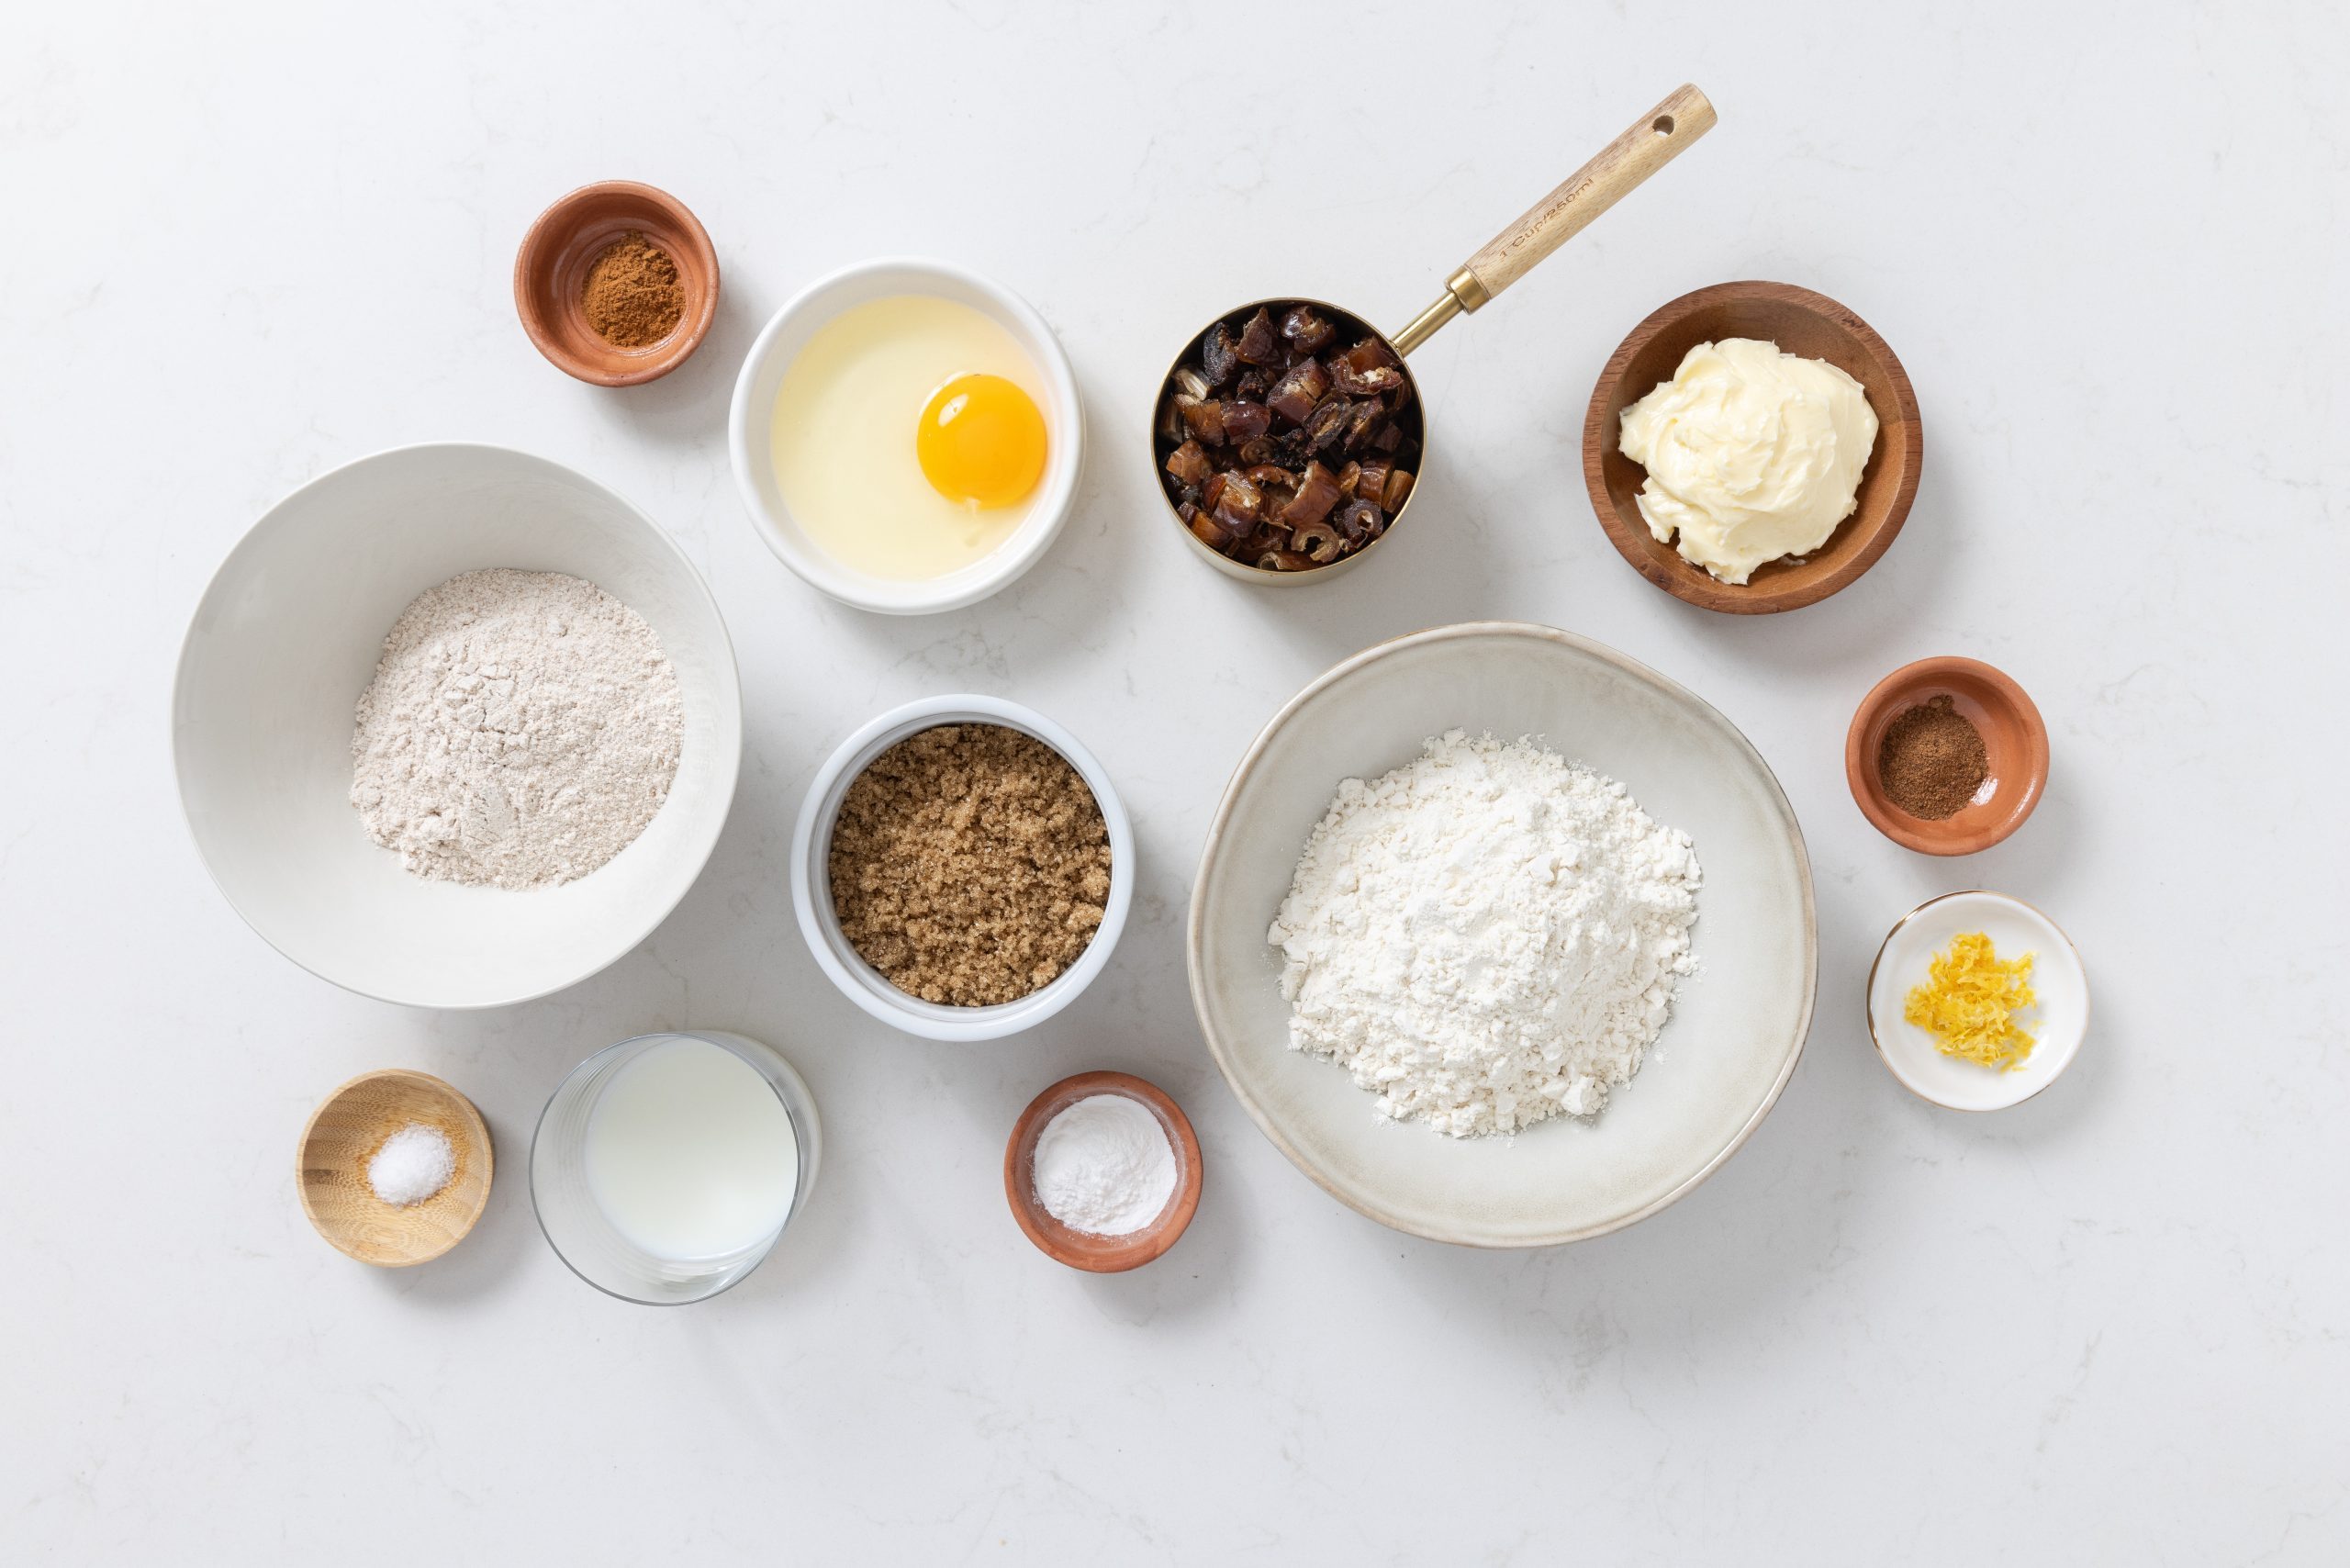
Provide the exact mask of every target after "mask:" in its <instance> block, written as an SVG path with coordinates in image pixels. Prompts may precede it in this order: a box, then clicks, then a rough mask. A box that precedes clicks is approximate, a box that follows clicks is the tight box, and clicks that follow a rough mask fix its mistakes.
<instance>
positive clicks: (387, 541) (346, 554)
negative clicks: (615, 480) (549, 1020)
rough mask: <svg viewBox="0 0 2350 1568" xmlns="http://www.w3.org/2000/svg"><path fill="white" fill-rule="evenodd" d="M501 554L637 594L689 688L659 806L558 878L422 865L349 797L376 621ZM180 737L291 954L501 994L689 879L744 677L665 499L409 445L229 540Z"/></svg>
mask: <svg viewBox="0 0 2350 1568" xmlns="http://www.w3.org/2000/svg"><path fill="white" fill-rule="evenodd" d="M490 566H512V567H518V568H520V569H522V570H525V571H541V572H564V573H567V574H569V575H571V576H573V577H585V578H586V579H587V580H588V581H589V582H591V583H594V584H595V585H596V586H597V587H598V588H602V589H603V590H604V591H605V592H607V593H609V594H610V595H611V596H612V597H613V598H615V599H619V600H620V601H621V603H623V604H625V605H627V606H628V607H629V608H630V609H632V610H635V611H636V612H637V613H638V614H639V615H642V616H643V617H644V619H645V621H646V622H649V623H650V624H651V626H652V628H653V631H654V634H655V636H657V637H659V638H660V640H661V647H662V651H663V652H664V653H666V655H668V658H669V662H670V664H671V665H672V666H674V667H675V668H676V670H677V684H678V689H679V692H680V694H681V695H682V696H683V698H684V700H685V709H686V734H685V749H684V753H683V755H682V756H681V757H680V758H679V761H678V765H677V778H676V779H675V780H674V781H673V782H672V783H671V784H670V786H669V795H668V799H667V800H666V801H664V802H663V803H662V806H661V810H660V811H659V812H657V813H655V816H654V818H653V821H652V822H651V823H650V824H648V825H647V826H646V828H645V830H644V832H643V834H640V835H639V836H638V838H637V840H636V842H635V843H633V844H632V845H630V846H628V847H627V848H626V849H623V850H622V851H621V853H620V854H619V855H617V856H615V857H612V859H611V861H610V863H609V864H607V865H605V866H604V867H602V868H600V869H599V870H597V871H595V872H594V873H592V874H590V875H588V876H586V877H582V878H580V879H578V880H577V881H575V882H566V883H565V884H564V885H563V886H561V887H558V888H547V889H543V890H533V891H529V892H518V891H512V890H504V889H498V888H473V887H461V886H458V885H457V884H455V883H453V882H429V881H426V880H424V879H422V878H420V877H415V876H411V875H409V874H408V871H407V870H405V869H404V868H402V867H401V865H400V857H399V856H397V854H395V853H394V852H392V851H391V850H388V849H386V848H383V847H382V846H379V845H377V844H376V843H375V841H374V840H373V839H371V838H369V837H368V836H367V830H366V828H365V826H364V824H363V823H361V821H360V818H359V813H358V812H356V811H354V810H353V809H352V805H351V767H352V764H351V730H352V723H353V710H354V708H355V706H356V704H357V703H358V701H359V694H360V693H361V692H362V691H364V690H365V689H366V687H367V682H368V681H369V679H370V678H373V676H374V674H375V661H376V658H377V656H378V655H380V654H381V653H382V651H383V642H384V633H386V632H387V631H389V630H390V629H391V625H392V622H394V621H395V620H397V619H398V617H399V613H400V611H401V610H405V609H407V608H408V603H409V601H410V600H412V599H415V598H416V596H417V595H418V594H420V593H422V592H423V591H424V590H425V589H427V588H432V587H435V586H436V585H438V584H441V583H443V582H446V581H448V579H449V578H451V577H455V576H456V575H457V574H458V573H460V572H468V571H474V570H476V569H479V568H482V567H490ZM172 755H173V764H174V766H175V767H176V769H177V771H178V775H179V787H180V803H181V806H182V808H183V809H184V810H185V812H186V815H187V824H188V829H189V831H190V832H191V833H192V834H194V835H195V837H196V850H197V852H198V853H199V854H201V855H202V856H203V857H204V864H205V866H206V868H207V869H208V870H210V871H211V873H212V879H213V881H214V882H216V883H217V884H218V886H219V889H220V891H221V893H222V895H223V896H225V897H226V898H227V899H228V901H229V904H230V905H231V906H232V907H234V908H235V910H236V912H237V913H239V914H241V915H242V916H243V917H244V919H245V923H246V924H249V925H251V926H252V928H253V929H254V930H255V931H257V932H259V933H260V934H261V935H262V936H263V938H265V939H266V940H267V941H268V942H269V943H270V944H271V946H274V947H275V948H276V949H277V950H278V951H279V952H281V953H283V954H285V956H286V957H287V958H291V959H293V960H294V961H295V962H296V963H297V964H299V965H301V966H302V967H303V968H304V969H308V970H309V971H310V972H311V973H312V974H315V975H318V976H319V977H320V978H321V979H324V980H332V981H333V982H334V983H335V984H337V985H340V986H343V987H346V988H347V989H349V990H352V991H358V992H359V993H361V994H362V995H364V996H372V997H376V998H378V999H380V1000H382V1001H385V1002H401V1003H404V1004H406V1005H408V1006H410V1007H448V1008H468V1007H502V1006H505V1005H507V1004H509V1003H511V1002H527V1001H529V1000H531V999H532V997H537V996H543V995H545V994H546V993H547V992H549V991H560V990H562V989H563V988H564V987H565V986H567V985H572V984H575V983H576V982H577V981H579V980H585V979H587V978H588V976H589V975H592V974H594V973H595V972H596V971H597V970H599V969H602V968H604V967H605V966H606V965H608V964H610V963H611V962H612V961H613V960H614V959H616V958H620V957H621V955H622V954H624V953H626V952H627V951H628V950H629V949H630V948H632V947H633V946H636V945H637V944H638V943H639V942H642V941H643V940H644V938H645V937H646V936H648V935H652V932H653V928H654V927H655V926H656V925H658V924H661V922H662V921H663V920H665V919H666V918H667V917H668V914H669V912H670V911H671V910H673V909H675V908H676V907H677V901H678V900H680V899H682V898H684V897H685V895H686V890H687V889H688V888H690V887H692V886H693V883H694V879H695V878H696V877H698V876H699V875H700V874H701V868H702V864H703V862H705V861H707V860H708V859H709V858H710V852H711V849H712V847H714V846H716V845H717V843H718V834H719V830H720V829H721V828H722V827H724V826H725V824H726V813H727V810H728V808H729V807H730V806H731V805H732V804H733V800H734V780H735V777H736V775H737V774H738V773H739V772H740V771H741V763H742V755H743V693H742V688H741V686H740V684H739V682H738V680H737V678H736V674H735V668H734V648H733V644H732V643H731V642H729V641H728V639H727V635H726V622H725V621H724V620H723V619H722V617H721V616H720V614H719V612H718V603H717V601H716V600H715V599H711V596H710V589H709V588H708V587H706V586H705V585H704V584H703V582H702V580H701V575H700V574H699V572H697V571H695V570H694V567H693V563H692V562H690V561H688V560H687V559H686V556H685V553H684V552H683V551H681V550H679V549H678V548H677V544H676V543H674V542H672V541H671V539H670V538H669V535H668V534H667V533H666V532H665V531H664V530H663V529H662V528H661V526H660V525H659V524H658V523H655V521H653V520H652V519H651V518H648V517H646V516H645V515H644V514H643V512H641V511H639V510H636V509H635V508H634V507H632V506H631V505H629V504H628V502H626V501H624V500H622V499H621V498H620V497H618V496H616V495H614V494H613V493H612V492H611V491H610V490H608V489H606V488H604V487H603V486H601V485H599V484H597V483H596V482H595V481H594V480H592V479H589V478H588V477H586V476H583V475H579V474H576V473H574V472H572V471H571V470H570V469H568V468H565V467H564V466H562V465H560V464H555V463H550V462H548V461H547V460H546V459H544V458H543V457H532V456H531V455H530V454H527V453H521V452H515V451H512V450H509V449H508V448H505V447H498V446H477V445H469V444H460V443H453V442H452V443H447V444H439V445H429V446H404V447H397V448H395V449H393V450H392V451H389V452H379V453H377V454H375V455H374V456H372V457H363V458H361V459H359V461H357V462H355V463H351V464H346V465H344V466H342V467H341V468H337V469H335V470H333V471H332V472H331V473H328V474H323V475H321V476H319V477H318V478H316V479H313V480H311V481H310V482H309V483H308V484H307V485H305V486H303V487H301V488H300V489H298V490H296V491H295V492H294V493H293V494H291V495H289V496H287V497H286V498H285V499H284V500H282V501H280V502H278V503H277V504H276V505H275V506H274V507H272V508H271V509H270V510H268V511H267V512H265V513H263V515H262V518H261V521H258V522H256V523H254V524H253V526H252V529H251V530H249V531H248V532H246V534H245V536H244V538H243V539H241V541H239V542H238V543H237V547H236V548H235V549H233V550H231V551H230V552H229V558H228V559H227V560H226V561H223V562H222V563H221V565H220V569H219V570H218V572H216V573H215V574H214V575H213V578H212V582H211V585H210V586H209V587H207V588H206V589H205V591H204V598H203V600H202V601H201V602H200V603H199V604H198V605H197V606H196V615H195V617H194V619H193V620H192V621H191V622H189V624H188V629H187V637H186V640H185V643H184V644H182V645H181V648H180V663H179V674H178V678H177V680H176V683H175V684H174V686H173V693H172Z"/></svg>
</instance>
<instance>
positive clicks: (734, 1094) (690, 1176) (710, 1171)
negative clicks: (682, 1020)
mask: <svg viewBox="0 0 2350 1568" xmlns="http://www.w3.org/2000/svg"><path fill="white" fill-rule="evenodd" d="M821 1144H822V1135H821V1133H820V1131H819V1128H818V1126H817V1121H816V1103H815V1101H814V1100H813V1099H812V1098H811V1096H810V1095H809V1092H808V1085H807V1084H806V1083H804V1082H803V1081H801V1080H800V1075H799V1074H798V1073H797V1072H795V1071H793V1070H792V1068H791V1064H790V1063H789V1062H788V1061H785V1060H784V1059H783V1058H782V1057H780V1056H778V1055H777V1054H776V1053H775V1052H774V1051H773V1050H770V1049H769V1048H768V1047H766V1046H763V1045H761V1044H759V1043H758V1042H757V1041H756V1040H752V1039H747V1038H745V1037H744V1036H741V1035H730V1034H724V1033H721V1032H720V1031H717V1030H711V1029H697V1030H688V1031H680V1032H677V1033H673V1034H662V1035H641V1036H638V1037H636V1038H635V1039H632V1040H622V1041H621V1043H620V1044H619V1045H617V1046H610V1047H606V1048H605V1049H603V1050H600V1051H598V1052H597V1053H596V1054H595V1055H594V1056H592V1057H589V1058H588V1059H587V1060H586V1061H583V1062H581V1063H580V1064H579V1065H578V1066H577V1067H576V1068H574V1069H573V1070H572V1072H571V1076H570V1077H568V1078H566V1079H565V1080H564V1081H563V1083H562V1085H561V1086H560V1087H558V1088H557V1089H556V1090H555V1092H554V1097H553V1098H551V1099H550V1100H548V1102H547V1107H546V1109H545V1110H544V1111H543V1112H542V1113H541V1114H540V1115H539V1126H538V1131H537V1132H536V1133H535V1134H533V1135H532V1139H531V1203H532V1206H533V1207H534V1208H536V1209H537V1211H538V1215H539V1228H540V1229H541V1230H542V1231H543V1232H545V1233H546V1238H547V1241H548V1243H549V1245H551V1246H553V1247H554V1249H555V1254H556V1256H558V1257H560V1258H561V1259H562V1260H564V1262H565V1263H566V1264H568V1265H569V1266H570V1268H571V1271H572V1272H574V1273H576V1274H577V1275H578V1276H579V1277H580V1278H581V1279H583V1280H586V1281H587V1282H588V1283H589V1284H591V1285H594V1286H595V1287H596V1288H597V1289H598V1290H600V1291H606V1292H609V1293H610V1294H613V1295H616V1296H620V1297H621V1298H622V1299H623V1300H627V1301H635V1302H645V1303H649V1304H652V1305H682V1304H684V1303H686V1302H689V1301H702V1300H705V1299H707V1298H708V1297H711V1296H714V1295H716V1294H718V1293H719V1292H721V1291H722V1290H725V1289H726V1288H727V1287H729V1286H730V1285H733V1283H735V1282H737V1281H739V1280H741V1279H742V1278H743V1277H744V1275H746V1274H748V1273H749V1272H750V1271H752V1270H753V1269H755V1268H757V1267H758V1266H759V1262H760V1260H762V1259H764V1258H766V1257H767V1252H768V1250H769V1249H772V1248H773V1247H774V1246H775V1243H776V1238H778V1237H779V1236H781V1235H782V1234H783V1229H784V1226H787V1225H789V1224H790V1223H791V1217H792V1216H793V1215H796V1214H798V1213H799V1212H800V1205H801V1204H805V1203H806V1202H807V1201H808V1193H809V1189H810V1188H811V1186H813V1185H814V1183H815V1179H816V1164H817V1157H818V1154H819V1152H820V1148H821Z"/></svg>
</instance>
